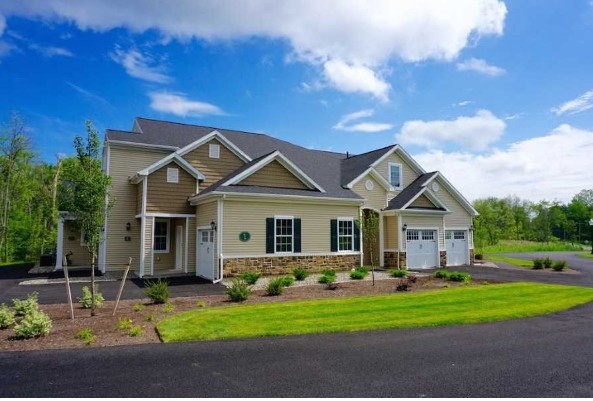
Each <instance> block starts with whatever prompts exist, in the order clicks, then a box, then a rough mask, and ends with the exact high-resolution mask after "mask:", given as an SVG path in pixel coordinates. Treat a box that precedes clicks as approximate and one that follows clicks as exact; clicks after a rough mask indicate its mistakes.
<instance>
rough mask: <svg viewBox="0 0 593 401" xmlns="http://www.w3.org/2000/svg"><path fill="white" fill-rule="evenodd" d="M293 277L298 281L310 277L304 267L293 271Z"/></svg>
mask: <svg viewBox="0 0 593 401" xmlns="http://www.w3.org/2000/svg"><path fill="white" fill-rule="evenodd" d="M292 275H293V276H294V278H295V279H296V280H297V281H303V280H304V279H306V278H307V277H309V273H308V272H307V271H306V270H305V269H303V268H302V267H296V268H294V269H292Z"/></svg>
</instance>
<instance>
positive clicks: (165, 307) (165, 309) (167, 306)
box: [163, 302, 175, 313]
mask: <svg viewBox="0 0 593 401" xmlns="http://www.w3.org/2000/svg"><path fill="white" fill-rule="evenodd" d="M174 310H175V305H173V304H172V303H171V302H167V303H166V304H164V305H163V312H165V313H171V312H173V311H174Z"/></svg>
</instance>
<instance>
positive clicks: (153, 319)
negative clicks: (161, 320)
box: [144, 314, 156, 322]
mask: <svg viewBox="0 0 593 401" xmlns="http://www.w3.org/2000/svg"><path fill="white" fill-rule="evenodd" d="M155 319H156V318H155V317H154V315H152V314H151V315H146V316H144V320H145V321H147V322H154V321H155Z"/></svg>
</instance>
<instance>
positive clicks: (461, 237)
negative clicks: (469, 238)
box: [453, 231, 465, 239]
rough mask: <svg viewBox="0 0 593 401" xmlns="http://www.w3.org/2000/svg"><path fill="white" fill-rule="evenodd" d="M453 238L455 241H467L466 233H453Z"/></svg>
mask: <svg viewBox="0 0 593 401" xmlns="http://www.w3.org/2000/svg"><path fill="white" fill-rule="evenodd" d="M453 238H455V239H465V231H455V232H453Z"/></svg>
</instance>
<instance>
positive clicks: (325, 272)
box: [321, 269, 336, 277]
mask: <svg viewBox="0 0 593 401" xmlns="http://www.w3.org/2000/svg"><path fill="white" fill-rule="evenodd" d="M321 274H323V275H324V276H331V277H336V271H335V270H331V269H326V270H322V271H321Z"/></svg>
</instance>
